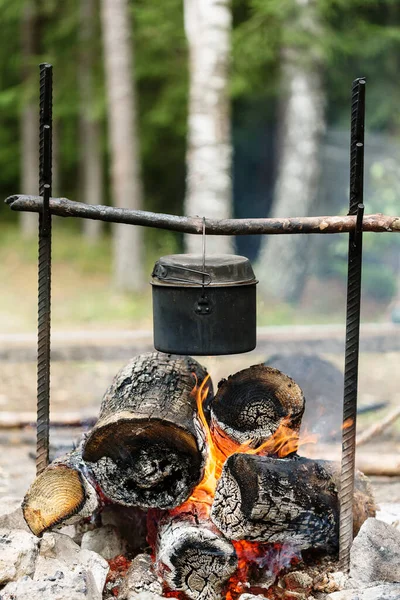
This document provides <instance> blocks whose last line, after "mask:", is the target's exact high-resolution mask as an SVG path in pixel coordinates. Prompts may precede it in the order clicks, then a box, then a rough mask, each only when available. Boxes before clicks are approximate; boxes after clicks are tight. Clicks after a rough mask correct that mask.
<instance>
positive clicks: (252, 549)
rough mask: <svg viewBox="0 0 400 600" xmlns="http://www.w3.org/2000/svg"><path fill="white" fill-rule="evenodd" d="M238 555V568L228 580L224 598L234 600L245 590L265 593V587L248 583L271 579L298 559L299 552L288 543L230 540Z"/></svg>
mask: <svg viewBox="0 0 400 600" xmlns="http://www.w3.org/2000/svg"><path fill="white" fill-rule="evenodd" d="M232 543H233V545H234V546H235V550H236V554H237V556H238V569H237V571H236V573H235V575H234V576H233V577H231V579H230V580H229V582H228V591H227V594H226V600H236V598H237V597H238V596H239V595H240V594H244V593H246V592H250V591H251V592H253V593H261V594H262V593H266V591H267V589H266V588H264V589H259V588H257V584H254V585H253V586H252V587H250V584H249V583H248V582H249V581H250V580H251V581H257V580H260V578H262V579H263V580H264V581H266V580H267V579H268V578H271V581H272V580H274V579H275V578H276V576H277V575H278V574H279V573H280V572H281V571H282V570H283V569H287V568H288V567H290V566H291V565H293V564H296V563H297V562H299V560H300V558H301V557H300V554H299V553H298V552H296V551H295V550H293V547H292V546H290V545H288V544H260V543H258V542H246V541H244V540H242V541H240V542H232Z"/></svg>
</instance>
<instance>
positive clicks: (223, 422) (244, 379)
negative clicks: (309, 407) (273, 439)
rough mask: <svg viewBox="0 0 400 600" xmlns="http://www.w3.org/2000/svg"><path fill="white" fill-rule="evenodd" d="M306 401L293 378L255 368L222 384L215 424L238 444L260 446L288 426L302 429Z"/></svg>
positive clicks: (213, 411) (216, 401) (215, 405)
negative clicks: (247, 443)
mask: <svg viewBox="0 0 400 600" xmlns="http://www.w3.org/2000/svg"><path fill="white" fill-rule="evenodd" d="M304 407H305V399H304V395H303V392H302V390H301V389H300V387H299V386H298V385H297V384H296V383H295V381H294V380H293V379H291V377H289V376H288V375H285V374H284V373H282V372H281V371H278V369H274V368H273V367H268V366H265V365H255V366H252V367H249V368H248V369H244V370H243V371H239V372H238V373H235V374H234V375H231V376H230V377H229V378H228V379H226V380H223V381H222V382H220V384H219V386H218V392H217V394H216V396H215V398H214V399H213V400H212V402H211V418H212V422H213V424H214V425H215V426H216V427H217V428H219V429H220V430H222V431H223V432H224V433H226V434H227V435H228V436H229V437H230V438H231V439H232V440H233V441H234V442H236V443H238V444H243V443H245V442H247V441H249V440H250V439H251V440H253V444H254V445H259V444H261V443H263V442H264V441H265V440H266V439H268V438H269V437H270V436H271V435H272V434H273V433H274V432H275V431H276V430H277V429H278V427H279V425H280V424H281V423H283V422H284V421H285V423H286V424H287V425H288V426H289V427H290V428H291V429H292V430H294V431H298V430H299V429H300V424H301V418H302V416H303V413H304Z"/></svg>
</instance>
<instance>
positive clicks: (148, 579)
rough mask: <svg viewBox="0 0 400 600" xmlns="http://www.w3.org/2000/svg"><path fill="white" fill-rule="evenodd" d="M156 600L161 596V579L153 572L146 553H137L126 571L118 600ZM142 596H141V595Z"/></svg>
mask: <svg viewBox="0 0 400 600" xmlns="http://www.w3.org/2000/svg"><path fill="white" fill-rule="evenodd" d="M143 594H144V595H145V596H146V598H147V599H148V600H158V598H159V597H160V596H162V581H161V579H160V578H159V577H157V575H156V574H155V572H154V568H153V562H152V560H151V558H150V556H149V555H148V554H138V555H137V556H136V557H135V558H134V560H133V561H132V564H131V566H130V567H129V569H128V570H127V572H126V575H125V577H124V580H123V582H122V585H121V587H120V591H119V595H118V600H139V595H140V598H141V600H146V598H145V597H144V596H143ZM142 596H143V597H142Z"/></svg>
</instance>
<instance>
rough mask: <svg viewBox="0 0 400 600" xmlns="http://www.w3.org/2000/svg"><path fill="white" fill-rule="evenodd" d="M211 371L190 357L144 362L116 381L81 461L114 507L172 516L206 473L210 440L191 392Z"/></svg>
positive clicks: (146, 357) (143, 358)
mask: <svg viewBox="0 0 400 600" xmlns="http://www.w3.org/2000/svg"><path fill="white" fill-rule="evenodd" d="M206 375H207V371H206V370H205V369H204V368H203V367H201V365H199V363H198V362H196V361H195V360H193V359H191V358H190V357H179V356H173V355H168V354H163V353H162V352H151V353H148V354H142V355H140V356H137V357H136V358H135V359H133V360H131V361H130V362H129V363H128V364H127V365H126V366H125V367H123V368H122V369H121V370H120V371H119V372H118V373H117V375H116V376H115V378H114V381H113V383H112V384H111V386H110V388H109V389H108V390H107V392H106V393H105V395H104V398H103V401H102V404H101V409H100V417H99V420H98V422H97V424H96V425H95V426H94V428H93V429H92V431H91V433H90V435H89V437H88V439H87V441H86V443H85V447H84V451H83V458H84V460H85V461H88V462H89V465H90V467H91V468H92V469H93V472H94V474H95V476H96V479H97V481H98V482H99V485H100V487H101V488H102V490H103V491H104V493H105V495H106V496H107V497H108V498H109V499H110V500H112V501H113V502H116V503H120V504H122V505H125V506H140V507H142V508H149V507H153V508H172V507H174V506H178V505H179V504H181V503H182V502H184V501H185V500H186V499H187V498H188V497H189V496H190V494H191V492H192V491H193V489H194V487H195V486H196V485H197V484H198V483H199V482H200V480H201V478H202V476H203V472H204V461H205V453H206V448H205V436H204V433H203V432H202V428H201V425H200V421H199V419H198V418H197V404H196V397H195V394H193V393H192V392H193V390H194V388H195V386H196V380H197V381H198V382H199V383H200V382H201V381H203V379H204V378H205V377H206Z"/></svg>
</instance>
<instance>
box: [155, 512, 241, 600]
mask: <svg viewBox="0 0 400 600" xmlns="http://www.w3.org/2000/svg"><path fill="white" fill-rule="evenodd" d="M236 568H237V555H236V551H235V548H234V547H233V544H232V543H231V542H230V541H228V540H227V539H226V538H225V537H224V536H223V535H221V533H220V532H219V531H218V530H217V529H216V528H215V527H214V526H213V524H212V523H211V522H210V521H207V520H202V519H201V518H200V519H199V518H198V515H196V514H195V513H189V512H183V513H180V514H177V515H175V516H174V517H171V518H168V517H167V518H165V519H164V520H162V521H161V523H160V526H159V530H158V536H157V541H156V569H157V571H158V572H159V573H160V574H161V576H162V578H163V579H164V581H165V583H166V584H167V585H168V587H169V589H170V590H171V591H182V592H184V593H185V594H186V596H187V597H188V598H191V599H192V600H221V599H222V598H223V597H224V587H225V586H226V584H227V582H228V580H229V578H230V577H231V576H232V575H233V573H234V572H235V571H236Z"/></svg>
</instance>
